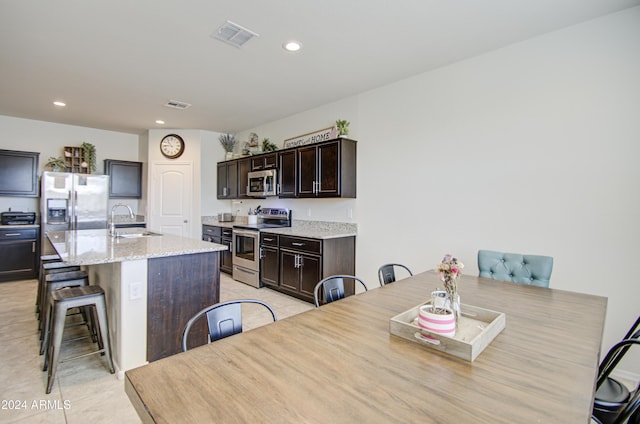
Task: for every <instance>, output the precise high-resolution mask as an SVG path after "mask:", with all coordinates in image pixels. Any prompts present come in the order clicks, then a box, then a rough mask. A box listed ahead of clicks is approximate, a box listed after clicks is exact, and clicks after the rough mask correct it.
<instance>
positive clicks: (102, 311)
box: [96, 296, 116, 374]
mask: <svg viewBox="0 0 640 424" xmlns="http://www.w3.org/2000/svg"><path fill="white" fill-rule="evenodd" d="M96 313H97V314H98V325H99V327H100V338H101V339H102V343H103V345H104V353H105V356H106V359H107V363H108V364H109V372H111V374H113V373H115V372H116V370H115V368H114V366H113V359H112V358H111V343H109V323H108V322H107V306H106V302H105V300H104V296H101V297H100V299H98V301H97V302H96Z"/></svg>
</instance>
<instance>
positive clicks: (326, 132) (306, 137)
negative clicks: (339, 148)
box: [283, 127, 338, 149]
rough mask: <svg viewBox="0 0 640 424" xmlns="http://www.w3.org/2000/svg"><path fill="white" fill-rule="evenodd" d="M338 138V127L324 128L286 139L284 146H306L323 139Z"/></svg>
mask: <svg viewBox="0 0 640 424" xmlns="http://www.w3.org/2000/svg"><path fill="white" fill-rule="evenodd" d="M335 138H338V129H337V128H336V127H328V128H323V129H321V130H318V131H314V132H310V133H307V134H302V135H299V136H296V137H293V138H288V139H286V140H285V141H284V145H283V148H284V149H286V148H287V147H298V146H305V145H307V144H314V143H319V142H321V141H327V140H333V139H335Z"/></svg>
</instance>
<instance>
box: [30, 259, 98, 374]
mask: <svg viewBox="0 0 640 424" xmlns="http://www.w3.org/2000/svg"><path fill="white" fill-rule="evenodd" d="M45 284H46V288H45V289H44V296H45V299H46V301H45V302H44V305H45V309H44V312H45V313H44V319H42V320H40V324H41V325H40V327H41V331H40V340H42V342H41V343H40V355H43V354H44V353H45V352H46V349H47V344H48V342H49V322H50V321H51V314H52V313H53V311H52V309H51V304H50V298H51V294H52V293H53V292H55V291H56V290H59V289H62V288H64V287H78V286H88V285H89V274H87V271H69V272H57V273H53V274H48V275H47V276H46V277H45ZM85 318H88V317H87V316H86V315H85ZM93 333H94V330H92V335H93ZM45 370H46V368H45Z"/></svg>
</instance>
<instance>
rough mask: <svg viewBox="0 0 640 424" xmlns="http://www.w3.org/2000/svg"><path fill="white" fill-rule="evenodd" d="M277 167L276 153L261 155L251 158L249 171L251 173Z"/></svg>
mask: <svg viewBox="0 0 640 424" xmlns="http://www.w3.org/2000/svg"><path fill="white" fill-rule="evenodd" d="M277 166H278V154H277V153H276V152H273V153H263V154H261V155H257V156H254V157H252V158H251V170H252V171H261V170H263V169H273V168H276V167H277Z"/></svg>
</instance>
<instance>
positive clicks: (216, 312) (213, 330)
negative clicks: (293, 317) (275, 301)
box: [182, 299, 278, 352]
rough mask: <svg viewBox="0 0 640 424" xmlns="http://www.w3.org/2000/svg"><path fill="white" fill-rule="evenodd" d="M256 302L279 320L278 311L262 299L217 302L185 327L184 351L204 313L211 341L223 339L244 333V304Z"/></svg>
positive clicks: (183, 335)
mask: <svg viewBox="0 0 640 424" xmlns="http://www.w3.org/2000/svg"><path fill="white" fill-rule="evenodd" d="M243 303H255V304H258V305H262V306H264V307H265V308H267V309H268V310H269V312H270V313H271V316H272V317H273V320H274V321H277V320H278V319H277V318H276V313H275V312H274V311H273V309H271V307H270V306H269V305H267V304H266V303H264V302H263V301H261V300H256V299H237V300H230V301H228V302H221V303H216V304H215V305H211V306H207V307H206V308H204V309H202V310H201V311H200V312H198V313H197V314H195V315H194V316H193V317H192V318H191V319H190V320H189V321H188V322H187V325H186V326H185V327H184V331H183V332H182V351H183V352H186V351H187V338H188V336H189V331H190V330H191V327H192V326H193V324H194V323H195V322H196V321H197V320H198V319H199V318H200V317H202V316H203V315H206V316H207V324H208V326H209V341H211V342H214V341H216V340H220V339H223V338H225V337H229V336H232V335H234V334H238V333H242V304H243Z"/></svg>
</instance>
